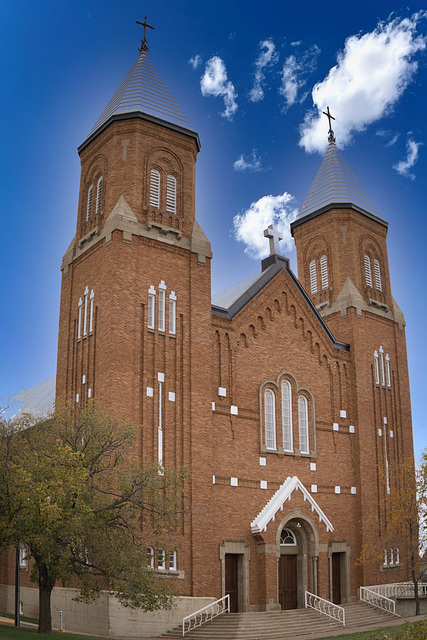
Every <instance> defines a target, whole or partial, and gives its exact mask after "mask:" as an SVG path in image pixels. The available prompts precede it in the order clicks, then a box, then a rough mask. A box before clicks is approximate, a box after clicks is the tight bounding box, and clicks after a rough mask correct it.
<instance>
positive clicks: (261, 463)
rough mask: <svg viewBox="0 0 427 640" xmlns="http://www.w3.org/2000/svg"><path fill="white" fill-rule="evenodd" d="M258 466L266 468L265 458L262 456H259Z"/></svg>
mask: <svg viewBox="0 0 427 640" xmlns="http://www.w3.org/2000/svg"><path fill="white" fill-rule="evenodd" d="M259 464H260V466H261V467H266V466H267V458H264V456H261V457H260V459H259Z"/></svg>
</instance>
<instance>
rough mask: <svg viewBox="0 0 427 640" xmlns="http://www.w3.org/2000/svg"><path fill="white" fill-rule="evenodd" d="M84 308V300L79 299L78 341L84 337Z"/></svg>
mask: <svg viewBox="0 0 427 640" xmlns="http://www.w3.org/2000/svg"><path fill="white" fill-rule="evenodd" d="M82 306H83V300H82V299H81V298H79V304H78V307H79V324H78V328H77V340H80V338H81V337H82Z"/></svg>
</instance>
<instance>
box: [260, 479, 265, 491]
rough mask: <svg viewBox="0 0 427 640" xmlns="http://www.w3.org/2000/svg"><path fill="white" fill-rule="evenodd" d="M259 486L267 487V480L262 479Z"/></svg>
mask: <svg viewBox="0 0 427 640" xmlns="http://www.w3.org/2000/svg"><path fill="white" fill-rule="evenodd" d="M259 487H260V489H267V480H260V483H259Z"/></svg>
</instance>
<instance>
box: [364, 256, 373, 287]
mask: <svg viewBox="0 0 427 640" xmlns="http://www.w3.org/2000/svg"><path fill="white" fill-rule="evenodd" d="M364 261H365V278H366V286H367V287H372V273H371V259H370V257H369V256H368V255H367V254H366V253H365V256H364Z"/></svg>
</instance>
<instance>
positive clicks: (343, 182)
mask: <svg viewBox="0 0 427 640" xmlns="http://www.w3.org/2000/svg"><path fill="white" fill-rule="evenodd" d="M330 205H336V206H338V205H347V206H348V205H353V206H355V207H357V208H360V209H362V210H363V211H364V212H366V213H368V214H372V215H374V216H377V217H381V216H380V214H379V213H378V210H377V208H376V206H375V205H374V203H373V202H372V200H371V199H370V198H369V196H368V194H367V193H366V191H365V190H364V188H363V187H362V185H361V184H360V182H359V180H358V178H357V177H356V175H355V174H354V173H353V171H352V170H351V169H350V167H349V165H348V164H347V162H346V160H345V159H344V156H343V155H342V153H341V152H340V151H339V150H338V149H337V147H336V144H335V140H334V139H332V140H330V142H329V147H328V150H327V152H326V154H325V156H324V158H323V160H322V164H321V165H320V167H319V170H318V172H317V174H316V177H315V178H314V180H313V182H312V185H311V187H310V189H309V191H308V193H307V195H306V197H305V200H304V202H303V203H302V206H301V207H300V210H299V213H298V218H303V217H305V216H307V215H309V214H311V213H314V212H316V211H319V210H320V209H323V208H324V207H327V206H330ZM298 218H297V219H298Z"/></svg>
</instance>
